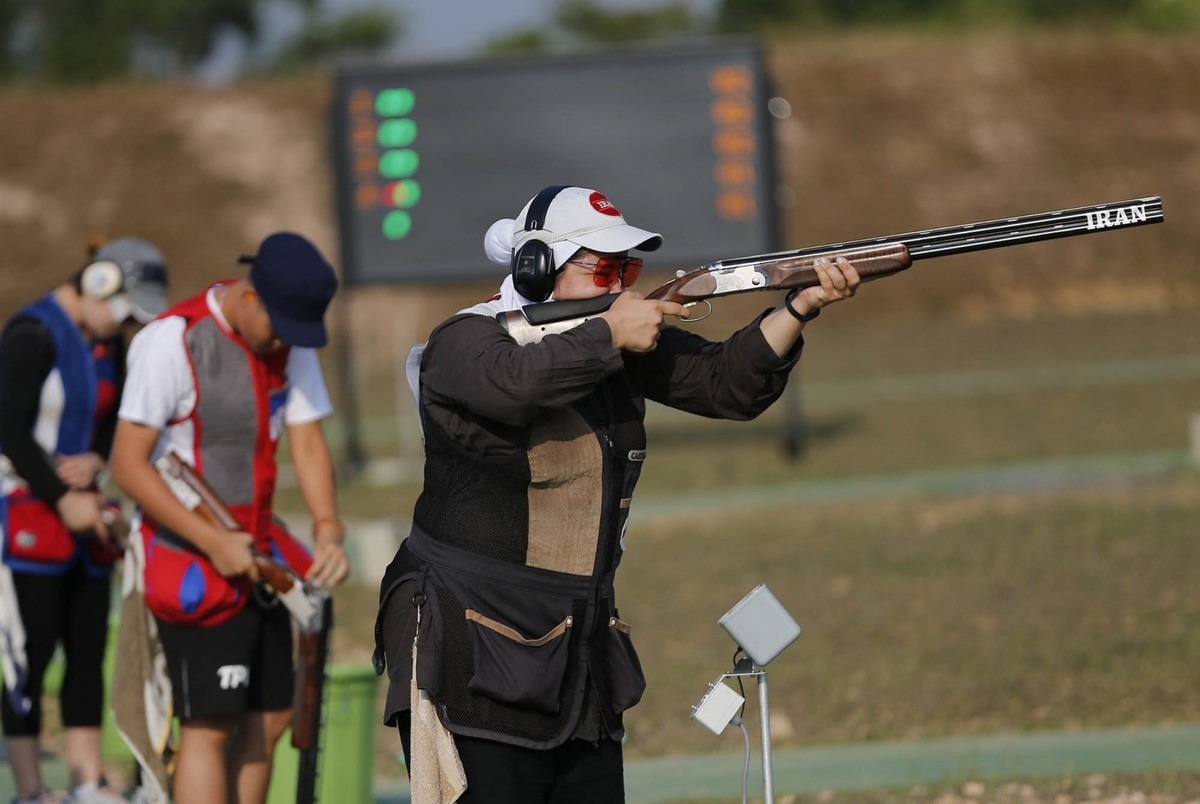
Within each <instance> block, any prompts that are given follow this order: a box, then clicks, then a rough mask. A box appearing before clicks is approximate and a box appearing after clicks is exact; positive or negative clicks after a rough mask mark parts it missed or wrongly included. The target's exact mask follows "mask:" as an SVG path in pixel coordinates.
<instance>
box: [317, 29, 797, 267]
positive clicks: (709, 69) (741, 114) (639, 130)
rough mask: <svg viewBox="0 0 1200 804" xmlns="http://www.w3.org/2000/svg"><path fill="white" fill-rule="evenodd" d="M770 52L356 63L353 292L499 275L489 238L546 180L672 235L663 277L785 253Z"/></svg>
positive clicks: (338, 136)
mask: <svg viewBox="0 0 1200 804" xmlns="http://www.w3.org/2000/svg"><path fill="white" fill-rule="evenodd" d="M769 99H770V85H769V81H768V77H767V74H766V70H765V67H764V63H763V54H762V52H761V49H760V47H759V46H758V45H757V44H755V43H753V42H747V41H740V40H739V41H715V42H706V43H703V44H694V45H688V46H682V47H672V48H670V49H662V48H658V49H635V50H619V51H611V50H610V51H605V52H603V53H593V52H587V53H583V54H574V55H570V56H555V57H537V58H506V59H489V60H480V61H472V62H455V63H437V64H401V65H391V66H381V65H358V66H342V67H341V68H339V70H338V72H337V76H336V85H335V93H334V101H333V150H334V170H335V179H336V182H337V204H338V222H339V226H340V229H341V243H342V265H343V273H344V277H345V279H346V281H347V282H348V283H350V284H368V283H395V282H445V281H464V280H479V279H488V278H494V279H496V280H497V282H499V280H500V278H502V277H503V276H504V273H505V267H504V266H500V265H497V264H495V263H492V262H489V261H488V259H487V257H486V256H484V252H483V236H484V233H485V232H486V231H487V229H488V227H489V226H491V224H492V223H493V222H494V221H496V220H497V219H499V218H515V217H516V216H517V214H518V213H519V212H520V211H521V208H522V207H523V206H524V205H525V203H526V202H527V201H528V200H529V199H530V198H532V197H533V196H534V195H535V194H536V193H537V192H538V190H540V189H541V188H542V187H544V186H546V185H549V184H574V185H580V186H583V187H591V188H593V189H596V190H599V191H600V192H602V193H604V194H605V195H607V196H608V197H609V198H610V199H611V200H612V202H613V203H614V204H615V205H616V206H617V207H618V208H619V209H620V210H621V212H622V213H623V214H624V215H625V217H626V219H627V220H629V222H630V223H632V224H633V225H635V226H640V227H642V228H645V229H650V230H653V231H657V232H661V233H662V235H663V240H664V244H663V247H662V248H661V249H660V250H659V251H658V252H656V253H655V254H653V255H651V258H650V262H649V263H648V269H649V270H655V269H675V268H686V267H694V266H699V265H701V264H703V263H706V262H711V261H713V260H718V259H723V258H729V257H738V256H745V255H748V254H758V253H762V252H767V251H773V250H776V249H777V248H778V246H777V243H776V239H777V238H776V231H777V220H776V212H775V207H774V204H773V202H772V198H773V195H774V190H775V188H774V184H775V177H774V164H773V162H774V160H773V153H772V149H773V145H772V139H771V128H770V124H769V120H770V115H769V114H768V111H767V106H768V101H769Z"/></svg>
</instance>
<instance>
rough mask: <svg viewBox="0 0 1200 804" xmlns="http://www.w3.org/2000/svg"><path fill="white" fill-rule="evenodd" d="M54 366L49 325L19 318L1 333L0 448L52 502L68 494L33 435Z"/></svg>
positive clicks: (30, 485)
mask: <svg viewBox="0 0 1200 804" xmlns="http://www.w3.org/2000/svg"><path fill="white" fill-rule="evenodd" d="M53 367H54V338H53V336H52V335H51V334H50V330H49V329H48V328H47V327H46V325H45V324H43V323H41V322H40V321H37V320H36V319H33V318H28V317H17V318H14V319H13V320H12V322H11V323H10V324H9V325H8V326H7V327H6V328H5V329H4V333H3V335H0V451H2V452H3V453H4V455H5V457H7V458H8V460H9V462H10V463H11V464H12V467H13V470H14V471H15V472H16V473H17V474H18V475H19V476H20V477H21V478H22V479H23V480H24V481H25V482H26V483H27V484H29V488H30V490H32V491H33V493H34V494H35V495H37V496H38V497H40V498H41V499H43V500H45V501H46V502H48V503H50V504H51V505H53V504H54V503H56V502H58V498H59V497H61V496H63V495H64V494H66V493H67V485H66V484H65V483H63V482H62V481H61V480H59V478H58V475H57V474H55V471H54V464H53V463H51V460H50V457H49V456H48V455H46V453H45V452H44V451H43V450H42V448H41V447H40V446H38V443H37V442H36V441H34V439H33V427H34V424H35V422H36V421H37V415H38V408H39V407H40V406H41V396H42V385H43V384H44V383H45V382H46V377H47V376H49V374H50V370H51V369H52V368H53Z"/></svg>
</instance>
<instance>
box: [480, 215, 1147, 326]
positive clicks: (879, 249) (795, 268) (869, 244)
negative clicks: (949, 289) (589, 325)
mask: <svg viewBox="0 0 1200 804" xmlns="http://www.w3.org/2000/svg"><path fill="white" fill-rule="evenodd" d="M1163 220H1164V218H1163V209H1162V199H1161V198H1160V197H1159V196H1157V195H1153V196H1147V197H1145V198H1135V199H1131V200H1129V201H1115V202H1111V203H1107V204H1093V205H1091V206H1086V207H1075V208H1072V209H1060V210H1054V211H1052V212H1041V213H1036V214H1033V215H1019V216H1016V217H1012V218H997V219H996V220H990V221H979V222H976V223H966V224H960V225H958V226H947V227H943V228H940V229H925V230H923V231H918V232H908V233H906V234H898V235H890V236H887V237H873V238H868V239H866V240H856V241H850V242H845V243H834V244H830V245H826V246H813V247H809V248H802V249H798V250H795V251H780V252H775V253H772V254H759V255H756V256H751V257H735V258H733V259H729V260H720V261H718V262H713V263H709V264H707V265H704V266H702V267H700V268H697V269H695V270H692V271H679V272H678V273H676V275H675V278H674V279H672V280H671V281H669V282H666V283H664V284H662V285H659V286H658V287H657V288H655V289H654V290H651V291H650V292H649V293H647V294H646V298H647V299H659V300H662V301H673V302H678V303H680V304H682V305H684V306H685V307H692V306H693V305H696V304H699V303H701V302H703V303H705V304H708V300H709V299H712V298H716V297H718V296H726V295H731V294H734V293H746V292H749V291H758V290H788V289H790V288H807V287H813V286H814V285H819V284H820V279H819V278H818V276H817V272H816V269H815V268H814V267H813V263H814V262H815V261H816V260H818V259H821V258H825V259H828V260H829V261H830V262H832V261H834V260H836V259H838V258H839V257H845V258H846V259H847V260H849V261H850V262H852V263H854V267H855V268H857V269H858V274H859V276H860V277H861V278H862V281H863V282H870V281H873V280H875V279H880V278H882V277H885V276H891V275H893V274H897V273H899V272H901V271H903V270H905V269H906V268H908V267H909V266H911V265H912V264H913V263H914V262H915V261H917V260H925V259H930V258H932V257H947V256H950V255H951V254H965V253H968V252H971V251H984V250H986V249H993V248H1002V247H1005V246H1015V245H1018V244H1020V243H1036V242H1039V241H1042V240H1055V239H1058V238H1060V237H1074V236H1076V235H1085V234H1092V233H1093V232H1101V231H1104V230H1106V229H1125V228H1129V227H1132V226H1146V225H1148V224H1152V223H1162V222H1163ZM616 297H617V294H615V293H609V294H605V295H603V296H597V297H595V298H591V299H580V300H571V301H552V302H543V303H542V304H529V305H526V306H524V307H522V308H520V309H519V310H512V311H510V312H504V313H499V314H497V315H496V320H498V321H499V322H500V325H501V326H503V327H504V329H505V330H507V331H508V334H509V335H511V336H512V337H513V339H514V340H515V341H516V342H517V343H519V344H520V345H522V346H524V345H526V344H530V343H537V342H538V341H540V340H541V339H542V338H543V337H545V336H546V335H550V334H555V333H561V332H566V331H567V330H570V329H573V328H574V327H577V326H579V325H580V324H582V323H583V322H584V321H588V320H590V319H592V318H595V317H596V316H598V315H600V314H601V313H603V312H604V311H605V310H607V309H608V308H609V307H610V306H612V303H613V301H614V300H615V299H616ZM710 307H711V305H710ZM704 317H707V313H706V314H705V315H704V316H699V317H693V318H687V319H683V320H684V321H699V320H700V319H701V318H704Z"/></svg>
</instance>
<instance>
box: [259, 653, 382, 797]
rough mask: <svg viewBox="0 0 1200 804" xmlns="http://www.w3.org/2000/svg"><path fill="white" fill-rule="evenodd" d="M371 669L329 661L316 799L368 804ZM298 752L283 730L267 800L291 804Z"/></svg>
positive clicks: (371, 793) (372, 739) (370, 793)
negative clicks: (334, 663) (332, 664)
mask: <svg viewBox="0 0 1200 804" xmlns="http://www.w3.org/2000/svg"><path fill="white" fill-rule="evenodd" d="M376 683H377V680H376V676H375V670H374V669H373V668H372V667H371V666H370V665H334V666H333V667H331V668H330V669H329V678H327V679H326V682H325V684H326V691H325V726H324V728H323V729H322V730H321V738H320V739H321V742H320V746H321V758H320V762H319V764H318V766H317V767H318V773H319V775H318V778H317V797H318V799H320V800H321V801H330V802H333V801H337V802H339V803H340V802H346V804H370V802H371V801H373V800H374V795H375V793H374V777H375V772H374V765H375V732H376V725H377V723H378V719H379V714H378V712H376V711H375V710H376V706H375V685H376ZM299 769H300V754H299V752H298V751H296V749H295V748H292V735H291V732H290V731H289V732H288V733H286V734H284V735H283V737H282V738H281V739H280V740H279V745H278V746H276V748H275V761H274V763H273V767H272V770H271V789H270V791H269V793H268V794H267V804H294V802H295V801H296V774H297V773H298V772H299Z"/></svg>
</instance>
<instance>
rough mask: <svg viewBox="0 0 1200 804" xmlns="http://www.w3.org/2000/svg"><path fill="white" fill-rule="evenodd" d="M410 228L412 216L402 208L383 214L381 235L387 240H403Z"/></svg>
mask: <svg viewBox="0 0 1200 804" xmlns="http://www.w3.org/2000/svg"><path fill="white" fill-rule="evenodd" d="M411 230H412V218H410V217H409V215H408V213H407V212H405V211H404V210H402V209H394V210H392V211H391V212H389V213H388V214H387V215H384V216H383V236H384V237H386V238H387V239H388V240H403V239H404V238H405V237H407V236H408V233H409V232H410V231H411Z"/></svg>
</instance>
